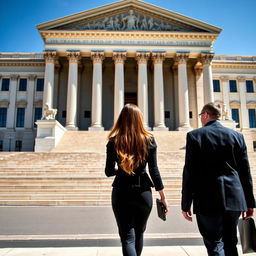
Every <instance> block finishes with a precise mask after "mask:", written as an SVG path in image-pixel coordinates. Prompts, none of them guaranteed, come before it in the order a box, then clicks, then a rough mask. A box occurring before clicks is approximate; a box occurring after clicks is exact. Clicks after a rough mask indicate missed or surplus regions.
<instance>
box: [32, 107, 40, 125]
mask: <svg viewBox="0 0 256 256" xmlns="http://www.w3.org/2000/svg"><path fill="white" fill-rule="evenodd" d="M41 118H42V108H35V116H34V126H35V127H36V124H35V122H36V121H37V120H41Z"/></svg>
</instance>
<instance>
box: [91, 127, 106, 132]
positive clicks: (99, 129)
mask: <svg viewBox="0 0 256 256" xmlns="http://www.w3.org/2000/svg"><path fill="white" fill-rule="evenodd" d="M88 131H104V127H102V126H100V127H98V126H91V127H89V128H88Z"/></svg>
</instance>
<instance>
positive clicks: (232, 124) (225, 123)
mask: <svg viewBox="0 0 256 256" xmlns="http://www.w3.org/2000/svg"><path fill="white" fill-rule="evenodd" d="M220 123H221V124H222V125H223V126H225V127H228V128H230V129H233V130H234V129H236V126H237V125H238V123H236V122H235V121H234V120H220Z"/></svg>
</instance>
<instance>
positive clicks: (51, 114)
mask: <svg viewBox="0 0 256 256" xmlns="http://www.w3.org/2000/svg"><path fill="white" fill-rule="evenodd" d="M56 114H57V109H54V108H50V107H49V105H48V103H45V105H44V111H43V115H42V120H55V117H56Z"/></svg>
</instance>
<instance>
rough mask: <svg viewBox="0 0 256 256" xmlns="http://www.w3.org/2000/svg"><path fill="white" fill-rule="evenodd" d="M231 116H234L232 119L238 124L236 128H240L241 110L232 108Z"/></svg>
mask: <svg viewBox="0 0 256 256" xmlns="http://www.w3.org/2000/svg"><path fill="white" fill-rule="evenodd" d="M231 114H232V119H233V120H234V121H236V123H237V125H236V128H239V127H240V124H239V110H238V108H232V109H231Z"/></svg>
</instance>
